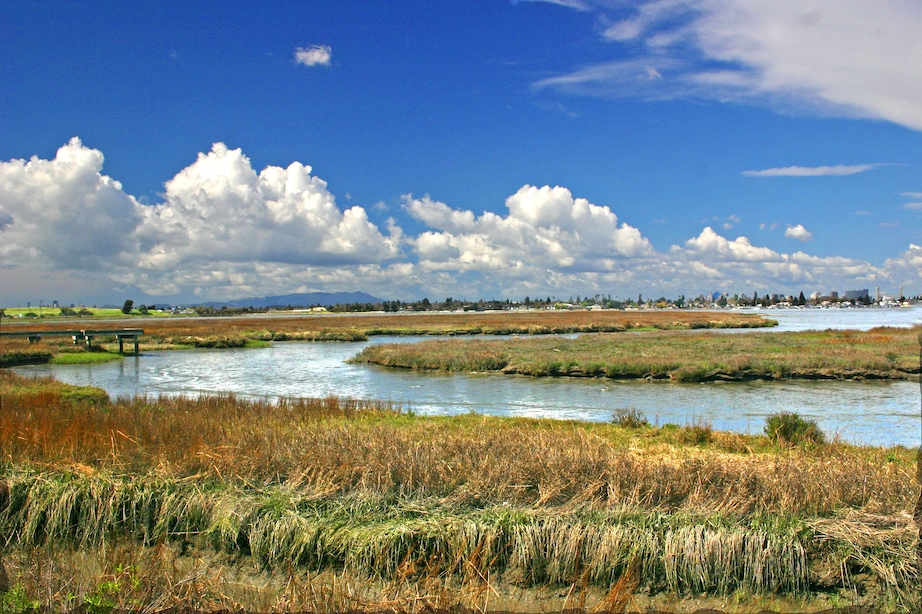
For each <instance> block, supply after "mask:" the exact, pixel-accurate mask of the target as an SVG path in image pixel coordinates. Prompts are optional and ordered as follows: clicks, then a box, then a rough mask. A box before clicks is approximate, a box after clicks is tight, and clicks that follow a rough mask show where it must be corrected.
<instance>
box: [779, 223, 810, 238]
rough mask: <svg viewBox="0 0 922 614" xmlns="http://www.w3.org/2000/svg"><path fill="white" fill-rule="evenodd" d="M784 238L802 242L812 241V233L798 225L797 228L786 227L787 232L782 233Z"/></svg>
mask: <svg viewBox="0 0 922 614" xmlns="http://www.w3.org/2000/svg"><path fill="white" fill-rule="evenodd" d="M784 236H785V237H787V238H789V239H797V240H798V241H804V242H806V241H810V240H811V239H813V233H812V232H810V231H809V230H807V229H806V228H804V227H803V224H798V225H797V226H791V225H788V227H787V230H785V231H784Z"/></svg>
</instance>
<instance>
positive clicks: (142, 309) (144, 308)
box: [138, 305, 148, 316]
mask: <svg viewBox="0 0 922 614" xmlns="http://www.w3.org/2000/svg"><path fill="white" fill-rule="evenodd" d="M147 312H148V307H147V305H141V306H140V307H138V313H140V314H141V315H142V316H146V315H147Z"/></svg>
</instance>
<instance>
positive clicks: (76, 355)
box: [50, 352, 122, 365]
mask: <svg viewBox="0 0 922 614" xmlns="http://www.w3.org/2000/svg"><path fill="white" fill-rule="evenodd" d="M121 358H122V355H121V354H118V353H115V352H67V353H61V354H55V355H54V357H52V359H51V361H50V362H51V364H53V365H91V364H98V363H102V362H111V361H113V360H121Z"/></svg>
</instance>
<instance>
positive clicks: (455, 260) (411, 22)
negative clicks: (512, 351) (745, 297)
mask: <svg viewBox="0 0 922 614" xmlns="http://www.w3.org/2000/svg"><path fill="white" fill-rule="evenodd" d="M920 28H922V6H920V5H918V4H917V3H912V2H905V1H900V0H885V1H880V2H874V3H869V2H865V1H863V0H829V1H809V0H804V1H799V2H777V1H768V0H764V1H758V0H654V1H650V2H620V1H618V0H605V1H603V0H598V1H592V0H557V1H519V2H510V1H508V0H490V1H488V0H480V1H473V2H469V1H465V2H422V1H403V2H384V1H376V0H366V1H361V2H359V1H355V2H349V1H344V2H321V1H303V2H272V3H256V2H190V3H178V4H177V3H170V4H165V3H153V2H151V3H146V2H142V3H130V4H128V3H121V2H79V3H74V2H29V3H3V4H2V5H0V31H2V32H3V36H2V37H0V50H2V55H0V58H2V59H0V303H2V304H6V305H14V304H25V302H27V301H31V302H32V303H37V302H38V301H39V300H43V301H45V302H49V301H51V300H59V301H61V302H63V303H71V302H77V303H79V302H86V303H104V302H112V303H120V302H121V301H122V300H124V298H128V297H132V298H134V299H135V301H136V302H139V301H147V302H153V301H157V302H171V303H182V302H190V301H195V300H210V299H222V298H236V297H242V296H256V295H269V294H282V293H291V292H307V291H350V290H364V291H366V292H370V293H372V294H375V295H377V296H380V297H382V298H386V299H403V300H407V299H412V298H422V297H424V296H428V297H430V298H439V299H441V298H444V297H445V296H453V297H456V298H460V297H465V298H471V299H475V298H481V297H483V298H511V299H521V298H524V297H525V296H527V295H528V296H546V295H552V296H558V297H568V296H571V295H572V296H575V295H577V294H581V295H593V294H597V293H600V294H605V295H608V294H611V295H612V296H615V297H622V298H623V297H635V296H636V295H637V294H638V293H643V294H644V295H645V296H667V297H674V296H678V295H679V294H685V295H690V296H694V295H697V294H699V293H710V292H711V291H715V290H719V291H725V292H729V293H735V292H741V293H746V294H751V293H752V292H754V291H758V292H760V293H765V292H793V293H796V292H799V291H804V292H805V293H806V294H809V293H811V292H813V291H821V292H826V291H828V290H831V289H837V290H839V291H844V290H847V289H858V288H870V289H871V290H872V291H873V289H874V288H875V287H877V286H879V287H880V288H881V290H882V291H883V292H885V293H895V292H897V291H898V288H899V287H900V286H903V287H904V291H905V293H906V294H907V295H914V294H919V293H922V273H920V270H922V247H920V246H922V37H920V36H918V32H919V31H920Z"/></svg>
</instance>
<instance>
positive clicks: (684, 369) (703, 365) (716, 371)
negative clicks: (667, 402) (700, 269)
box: [352, 327, 922, 382]
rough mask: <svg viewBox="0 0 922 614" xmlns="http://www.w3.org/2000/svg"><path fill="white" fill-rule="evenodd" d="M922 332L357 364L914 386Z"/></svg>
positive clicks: (548, 344)
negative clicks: (903, 382) (877, 381)
mask: <svg viewBox="0 0 922 614" xmlns="http://www.w3.org/2000/svg"><path fill="white" fill-rule="evenodd" d="M920 334H922V328H920V327H916V328H914V329H898V328H878V329H874V330H871V331H868V332H859V331H833V330H827V331H808V332H789V333H761V334H760V333H752V334H746V335H726V334H719V333H713V332H691V333H689V332H649V333H645V334H643V335H613V334H601V335H583V336H580V337H578V338H576V339H567V338H564V339H560V338H516V339H492V340H491V339H463V340H460V339H450V340H441V339H440V340H426V341H423V342H420V343H415V344H396V343H395V344H381V345H375V346H369V347H366V348H365V349H364V350H362V352H361V353H359V354H358V355H357V356H356V357H354V358H353V359H352V360H353V361H355V362H364V363H373V364H378V365H382V366H386V367H396V368H406V369H417V370H432V371H445V372H502V373H505V374H518V375H529V376H538V377H542V376H571V377H605V378H611V379H647V380H668V381H674V382H702V381H715V380H719V381H740V380H752V379H766V380H779V379H913V378H917V377H918V376H919V358H918V353H919V342H918V338H919V335H920Z"/></svg>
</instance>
